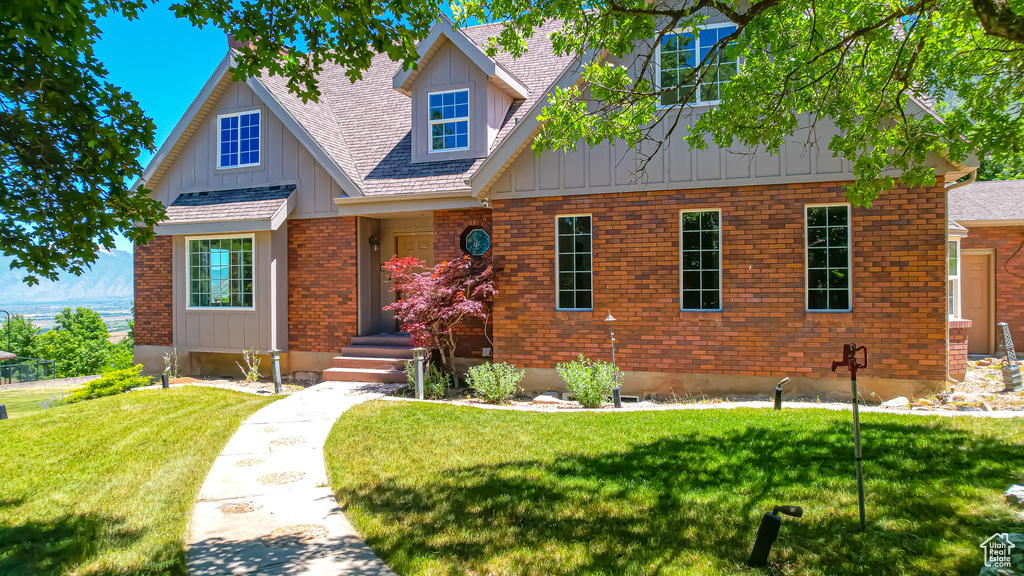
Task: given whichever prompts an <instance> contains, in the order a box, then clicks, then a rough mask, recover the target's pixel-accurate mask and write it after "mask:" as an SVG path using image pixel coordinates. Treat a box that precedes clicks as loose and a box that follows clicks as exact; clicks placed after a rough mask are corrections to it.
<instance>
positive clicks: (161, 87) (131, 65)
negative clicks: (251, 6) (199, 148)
mask: <svg viewBox="0 0 1024 576" xmlns="http://www.w3.org/2000/svg"><path fill="white" fill-rule="evenodd" d="M169 5H170V3H169V2H161V3H160V4H157V5H156V6H152V7H150V8H149V9H148V10H146V11H145V12H143V14H142V17H141V18H137V19H135V20H133V21H128V20H127V19H126V18H122V17H119V16H118V17H108V18H103V19H102V20H100V22H99V26H100V30H102V31H103V35H102V37H101V38H100V40H99V41H98V42H97V44H96V55H97V57H98V58H99V59H100V61H102V62H103V63H104V64H105V65H106V67H107V71H108V72H109V75H108V76H107V79H108V80H109V81H110V82H112V83H114V84H116V85H118V86H120V87H122V88H124V89H125V90H128V91H129V92H131V94H132V96H133V97H134V98H135V99H136V100H137V101H138V102H139V104H141V105H142V109H143V110H145V112H146V115H148V116H149V117H150V118H152V119H153V121H154V122H156V145H157V146H160V144H162V143H163V141H164V139H165V138H167V135H168V134H170V132H171V130H172V129H173V128H174V125H175V124H176V123H177V122H178V119H179V118H180V117H181V115H182V114H183V113H184V112H185V109H186V108H188V106H189V104H191V103H192V100H193V99H194V98H195V96H196V94H198V93H199V90H201V89H202V87H203V84H204V83H205V82H206V79H207V78H209V76H210V74H211V73H212V72H213V70H214V68H216V67H217V64H218V63H219V62H220V60H221V58H223V57H224V53H225V52H226V51H227V40H226V38H225V36H224V34H223V33H222V32H221V31H220V30H218V29H217V28H213V27H206V28H204V29H202V30H200V29H198V28H194V27H193V26H192V25H191V24H189V22H188V21H187V20H181V19H178V18H175V17H174V14H173V13H171V11H170V10H168V8H167V7H168V6H169ZM150 158H152V154H150V153H147V154H146V155H145V157H143V158H141V159H140V160H141V161H142V164H143V166H145V165H146V164H147V163H148V162H149V160H150ZM117 247H118V248H119V249H121V250H128V251H131V249H132V245H131V243H130V242H128V241H127V240H125V239H124V238H119V239H118V246H117Z"/></svg>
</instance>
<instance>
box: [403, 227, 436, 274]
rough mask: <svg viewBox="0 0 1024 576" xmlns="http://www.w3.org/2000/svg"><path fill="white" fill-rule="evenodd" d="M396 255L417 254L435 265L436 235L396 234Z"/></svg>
mask: <svg viewBox="0 0 1024 576" xmlns="http://www.w3.org/2000/svg"><path fill="white" fill-rule="evenodd" d="M395 255H396V256H398V257H399V258H405V257H406V256H415V257H417V258H419V259H420V260H422V261H424V262H426V263H427V267H433V266H434V235H433V234H395Z"/></svg>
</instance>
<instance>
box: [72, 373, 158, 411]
mask: <svg viewBox="0 0 1024 576" xmlns="http://www.w3.org/2000/svg"><path fill="white" fill-rule="evenodd" d="M149 384H150V380H149V378H148V377H146V376H143V375H142V364H138V365H135V366H132V367H131V368H123V369H121V370H110V371H108V372H104V373H103V374H102V375H100V377H99V378H97V379H96V380H92V381H90V382H88V383H86V385H85V386H84V387H83V388H79V389H78V390H75V391H74V392H72V393H71V395H70V396H68V398H67V399H68V403H75V402H81V401H83V400H92V399H93V398H102V397H104V396H113V395H115V394H120V393H122V392H125V391H128V390H131V389H132V388H138V387H139V386H148V385H149ZM55 405H59V404H55Z"/></svg>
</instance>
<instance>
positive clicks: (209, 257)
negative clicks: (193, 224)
mask: <svg viewBox="0 0 1024 576" xmlns="http://www.w3.org/2000/svg"><path fill="white" fill-rule="evenodd" d="M252 245H253V239H252V236H242V237H236V238H189V239H188V272H189V274H188V286H189V289H188V305H189V307H191V308H252V306H253V295H252V292H253V290H252V288H253V280H252V278H253V275H252Z"/></svg>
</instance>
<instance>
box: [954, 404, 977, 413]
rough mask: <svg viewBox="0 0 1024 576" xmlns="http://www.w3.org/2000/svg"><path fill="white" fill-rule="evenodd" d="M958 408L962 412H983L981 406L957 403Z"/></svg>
mask: <svg viewBox="0 0 1024 576" xmlns="http://www.w3.org/2000/svg"><path fill="white" fill-rule="evenodd" d="M956 409H957V410H958V411H960V412H981V408H978V407H977V406H967V405H966V404H957V405H956Z"/></svg>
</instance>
